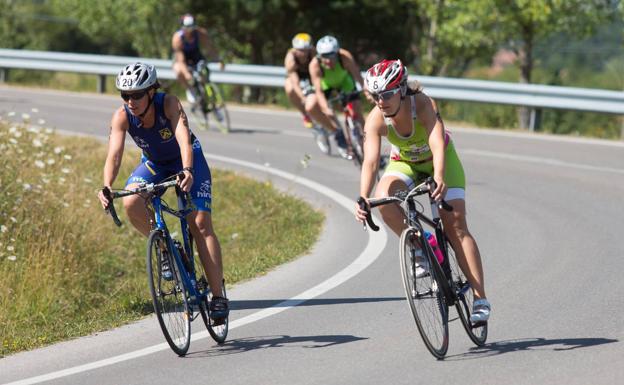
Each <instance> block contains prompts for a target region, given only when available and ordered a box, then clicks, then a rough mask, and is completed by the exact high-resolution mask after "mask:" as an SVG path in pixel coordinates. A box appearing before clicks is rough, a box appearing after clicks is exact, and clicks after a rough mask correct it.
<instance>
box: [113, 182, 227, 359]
mask: <svg viewBox="0 0 624 385" xmlns="http://www.w3.org/2000/svg"><path fill="white" fill-rule="evenodd" d="M176 177H177V175H174V176H172V177H169V178H166V179H165V180H163V181H162V182H160V183H156V184H155V183H148V184H146V183H143V184H141V185H139V187H137V188H135V189H131V190H114V191H109V190H105V194H107V197H108V199H109V201H110V202H111V203H110V204H109V206H108V208H107V209H106V211H107V213H109V214H110V215H111V217H112V218H113V221H114V222H115V224H116V225H117V226H121V221H120V220H119V218H118V217H117V213H116V212H115V206H114V205H113V203H112V202H113V199H116V198H121V197H125V196H129V195H136V194H141V195H142V196H143V197H144V198H145V203H146V207H147V209H148V211H149V212H150V214H151V215H150V223H151V226H152V231H151V232H150V234H149V237H148V240H147V277H148V281H149V287H150V292H151V294H152V301H153V303H154V311H155V313H156V317H157V318H158V323H159V324H160V328H161V329H162V332H163V334H164V336H165V339H166V340H167V343H168V344H169V346H170V347H171V349H172V350H173V351H174V352H175V353H176V354H178V355H180V356H183V355H185V354H186V352H187V351H188V349H189V346H190V344H191V321H193V320H195V319H196V318H197V316H198V315H201V318H202V320H203V321H204V324H205V325H206V328H207V329H208V332H209V333H210V335H211V336H212V338H213V339H214V340H215V341H216V342H217V343H219V344H222V343H224V342H225V339H226V337H227V333H228V323H229V320H228V318H227V317H226V318H221V319H212V318H211V317H210V300H211V298H212V295H211V292H210V288H209V286H208V282H207V280H206V275H205V272H204V270H203V267H202V264H201V262H200V261H197V263H196V262H195V258H194V256H193V239H192V235H191V233H190V232H189V229H188V223H187V221H186V217H187V215H188V214H190V213H191V212H192V211H193V206H192V202H191V200H190V196H189V194H188V193H183V192H182V190H181V189H180V188H179V187H178V186H177V185H176V180H175V178H176ZM172 186H175V189H176V196H177V202H178V209H177V210H175V209H173V208H171V207H169V206H168V205H167V203H166V202H165V201H164V200H162V199H161V196H162V194H164V192H165V191H166V190H167V189H168V188H169V187H172ZM164 213H168V214H170V215H173V216H175V217H177V218H179V220H180V229H181V233H182V234H181V235H182V242H180V241H179V240H177V239H174V238H173V237H172V235H171V233H170V232H169V229H168V228H167V224H166V223H165V218H164ZM197 277H199V279H197ZM223 295H224V296H227V294H226V293H225V281H224V282H223Z"/></svg>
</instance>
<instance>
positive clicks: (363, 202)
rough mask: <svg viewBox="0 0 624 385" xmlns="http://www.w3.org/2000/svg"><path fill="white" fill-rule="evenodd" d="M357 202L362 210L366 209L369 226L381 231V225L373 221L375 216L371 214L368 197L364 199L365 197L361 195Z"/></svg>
mask: <svg viewBox="0 0 624 385" xmlns="http://www.w3.org/2000/svg"><path fill="white" fill-rule="evenodd" d="M357 203H358V205H359V206H360V208H361V209H362V210H364V211H366V223H368V227H370V228H371V230H373V231H379V226H377V225H376V224H375V222H373V217H372V216H371V212H370V209H368V207H367V205H366V199H364V198H363V197H359V198H358V200H357ZM364 228H365V229H366V224H364Z"/></svg>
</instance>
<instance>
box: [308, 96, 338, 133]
mask: <svg viewBox="0 0 624 385" xmlns="http://www.w3.org/2000/svg"><path fill="white" fill-rule="evenodd" d="M305 110H306V112H307V113H308V115H310V116H311V117H312V119H314V120H315V121H317V122H319V123H320V124H321V125H322V126H323V127H325V129H326V130H327V131H329V132H335V131H336V130H337V129H338V124H337V122H336V121H335V120H334V119H330V118H329V117H328V116H327V115H325V114H324V113H323V111H321V106H320V105H319V102H318V98H317V97H316V95H315V94H311V95H309V96H308V97H307V98H306V100H305Z"/></svg>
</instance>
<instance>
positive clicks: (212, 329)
mask: <svg viewBox="0 0 624 385" xmlns="http://www.w3.org/2000/svg"><path fill="white" fill-rule="evenodd" d="M202 279H205V278H202ZM222 287H223V296H224V297H226V298H227V293H226V291H225V280H223V283H222ZM211 299H212V293H208V295H207V296H206V297H204V300H203V301H202V304H201V306H200V310H199V311H200V313H201V316H202V319H203V320H204V324H205V325H206V329H208V333H210V336H211V337H212V339H213V340H215V342H216V343H218V344H219V345H221V344H223V343H224V342H225V339H226V338H227V334H228V329H229V323H230V317H229V316H228V317H226V318H224V319H222V320H220V321H219V322H215V320H213V319H212V318H210V301H211Z"/></svg>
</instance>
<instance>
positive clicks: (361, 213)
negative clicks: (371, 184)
mask: <svg viewBox="0 0 624 385" xmlns="http://www.w3.org/2000/svg"><path fill="white" fill-rule="evenodd" d="M364 202H365V203H366V210H364V209H362V208H361V207H360V203H359V202H355V219H356V220H357V221H358V222H360V223H365V221H366V216H367V215H368V213H369V212H370V206H369V204H368V200H367V199H364Z"/></svg>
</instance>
